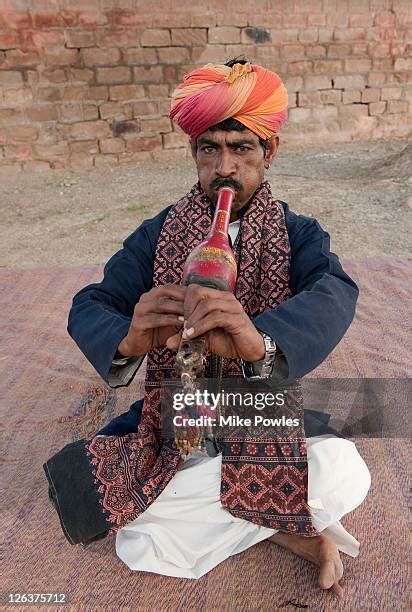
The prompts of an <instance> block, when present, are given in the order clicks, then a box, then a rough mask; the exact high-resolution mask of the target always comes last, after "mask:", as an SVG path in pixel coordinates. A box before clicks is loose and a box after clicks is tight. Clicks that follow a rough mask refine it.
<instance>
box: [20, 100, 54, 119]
mask: <svg viewBox="0 0 412 612" xmlns="http://www.w3.org/2000/svg"><path fill="white" fill-rule="evenodd" d="M26 112H27V116H28V118H29V119H30V121H39V122H41V121H55V120H56V119H57V108H56V106H55V105H54V104H45V105H42V104H33V105H31V106H30V107H29V108H28V109H27V110H26Z"/></svg>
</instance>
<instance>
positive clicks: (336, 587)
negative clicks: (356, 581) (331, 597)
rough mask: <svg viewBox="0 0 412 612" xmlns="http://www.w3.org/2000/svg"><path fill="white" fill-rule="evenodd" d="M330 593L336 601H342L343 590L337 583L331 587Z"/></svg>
mask: <svg viewBox="0 0 412 612" xmlns="http://www.w3.org/2000/svg"><path fill="white" fill-rule="evenodd" d="M331 591H332V593H334V594H335V595H336V597H337V598H338V599H343V589H342V587H341V586H340V584H339V582H338V581H336V582H335V583H334V584H333V586H332V587H331Z"/></svg>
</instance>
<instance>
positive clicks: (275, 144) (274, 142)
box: [265, 134, 279, 164]
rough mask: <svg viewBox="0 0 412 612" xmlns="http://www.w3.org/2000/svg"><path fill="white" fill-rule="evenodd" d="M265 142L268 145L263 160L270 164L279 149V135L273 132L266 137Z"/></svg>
mask: <svg viewBox="0 0 412 612" xmlns="http://www.w3.org/2000/svg"><path fill="white" fill-rule="evenodd" d="M266 142H267V145H268V146H267V148H266V151H265V162H266V163H267V164H271V163H272V161H273V160H274V159H275V157H276V155H277V152H278V149H279V136H276V134H274V135H273V136H271V137H270V138H268V139H267V141H266Z"/></svg>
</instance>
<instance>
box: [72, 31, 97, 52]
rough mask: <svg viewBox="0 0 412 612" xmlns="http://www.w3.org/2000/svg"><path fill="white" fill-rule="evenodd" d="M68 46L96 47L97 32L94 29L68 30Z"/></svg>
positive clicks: (77, 47)
mask: <svg viewBox="0 0 412 612" xmlns="http://www.w3.org/2000/svg"><path fill="white" fill-rule="evenodd" d="M65 37H66V47H68V48H69V49H71V48H76V49H79V48H82V47H94V46H95V44H96V40H95V33H94V31H93V30H90V31H87V30H66V32H65Z"/></svg>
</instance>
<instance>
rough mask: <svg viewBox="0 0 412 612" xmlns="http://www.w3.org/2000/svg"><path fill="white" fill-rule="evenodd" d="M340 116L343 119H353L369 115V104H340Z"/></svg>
mask: <svg viewBox="0 0 412 612" xmlns="http://www.w3.org/2000/svg"><path fill="white" fill-rule="evenodd" d="M338 110H339V117H340V119H342V120H343V121H351V120H353V119H360V118H362V117H367V116H368V104H344V105H342V106H339V109H338Z"/></svg>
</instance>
